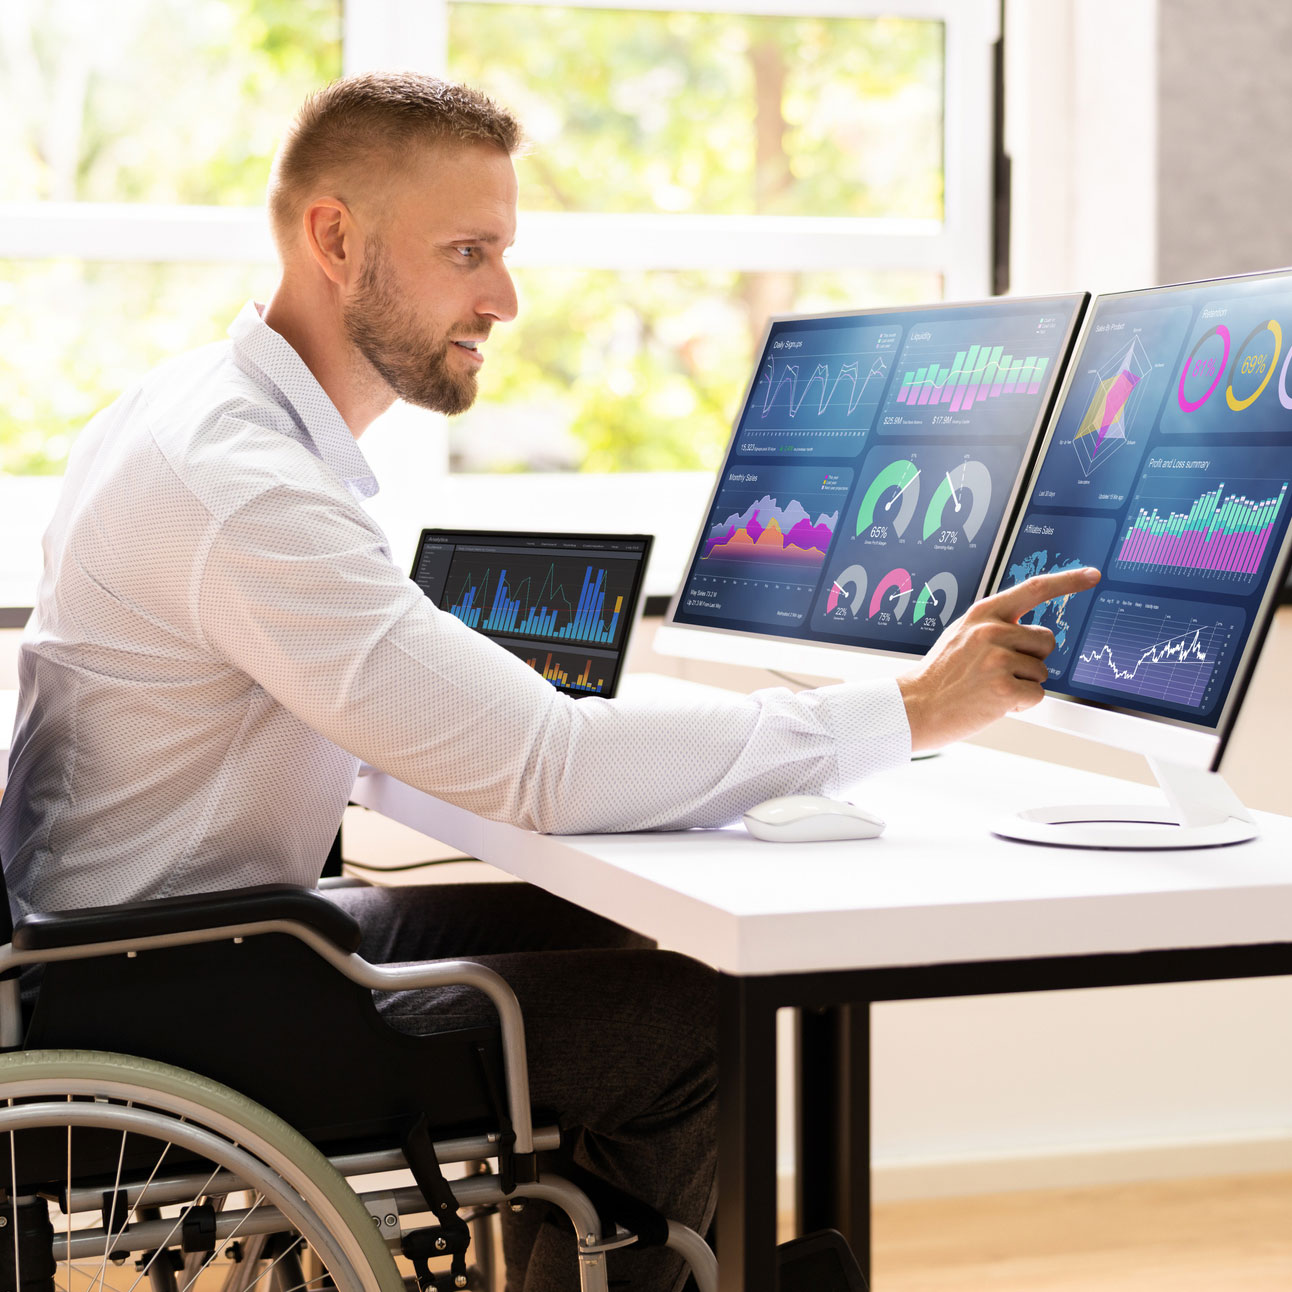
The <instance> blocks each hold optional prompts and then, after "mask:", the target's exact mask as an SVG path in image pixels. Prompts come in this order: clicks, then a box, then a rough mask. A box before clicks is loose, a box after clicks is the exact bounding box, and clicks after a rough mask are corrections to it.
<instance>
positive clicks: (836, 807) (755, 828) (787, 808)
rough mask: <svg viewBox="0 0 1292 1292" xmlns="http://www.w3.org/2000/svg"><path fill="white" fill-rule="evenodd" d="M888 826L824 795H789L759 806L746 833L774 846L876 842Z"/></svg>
mask: <svg viewBox="0 0 1292 1292" xmlns="http://www.w3.org/2000/svg"><path fill="white" fill-rule="evenodd" d="M885 825H887V822H886V821H884V820H883V819H882V818H880V817H877V816H876V815H875V814H874V813H873V812H867V811H866V809H865V808H859V807H858V806H857V805H856V804H855V803H845V802H844V801H843V800H842V799H830V798H826V797H825V796H824V795H821V794H786V795H785V796H784V797H783V798H778V799H767V800H766V802H763V803H756V804H755V805H754V806H753V807H751V808H750V809H749V811H748V812H746V813H745V829H746V830H748V831H749V833H750V834H752V835H753V836H754V838H755V839H766V840H768V841H769V842H772V843H819V842H821V841H822V840H825V839H874V838H875V837H876V836H877V835H880V834H882V833H883V832H884V827H885Z"/></svg>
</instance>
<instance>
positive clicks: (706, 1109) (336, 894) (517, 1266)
mask: <svg viewBox="0 0 1292 1292" xmlns="http://www.w3.org/2000/svg"><path fill="white" fill-rule="evenodd" d="M326 896H327V897H329V898H330V899H331V900H332V901H334V902H336V903H337V905H339V906H342V907H344V908H345V909H346V910H348V911H349V912H350V913H351V914H352V915H353V916H354V917H355V918H356V919H357V920H358V921H359V923H360V925H361V926H362V928H363V945H362V946H361V947H360V952H359V953H360V955H362V956H363V957H364V959H366V960H369V961H371V962H373V963H377V964H389V963H403V962H408V961H417V960H437V959H448V958H458V957H467V958H470V959H472V960H478V961H480V962H481V963H483V964H487V965H490V966H492V967H493V968H494V969H496V970H497V971H498V972H499V973H500V974H502V976H503V977H504V978H506V979H507V981H508V983H510V985H511V987H512V989H513V990H514V991H515V993H516V995H517V997H518V998H519V1000H520V1005H521V1009H522V1011H523V1013H524V1016H525V1033H526V1043H527V1048H528V1050H529V1070H530V1089H531V1094H532V1099H533V1103H534V1107H535V1108H536V1109H539V1110H543V1111H546V1112H550V1113H554V1114H555V1115H556V1116H557V1118H558V1120H559V1123H560V1126H561V1131H562V1143H563V1150H564V1151H568V1152H570V1153H571V1154H572V1155H573V1157H574V1160H575V1161H577V1162H578V1163H579V1164H580V1165H582V1166H584V1167H586V1168H587V1169H588V1170H590V1171H593V1172H595V1173H596V1174H597V1175H599V1176H600V1177H602V1178H603V1179H605V1180H607V1181H609V1182H610V1183H611V1184H614V1185H616V1186H617V1187H619V1188H621V1189H624V1190H626V1191H627V1192H629V1193H631V1194H634V1195H635V1196H637V1197H639V1198H641V1199H643V1200H644V1201H646V1202H649V1203H650V1204H651V1205H652V1206H654V1207H656V1208H658V1209H659V1210H660V1211H662V1212H663V1213H664V1214H665V1215H667V1216H669V1217H670V1218H671V1219H674V1220H679V1221H681V1222H682V1223H683V1224H687V1225H690V1226H691V1227H692V1228H694V1229H697V1230H699V1231H700V1232H701V1233H703V1232H704V1231H705V1230H706V1228H707V1227H708V1224H709V1222H710V1220H711V1219H712V1217H713V1210H714V1204H715V1200H716V1165H717V1048H716V1035H717V1004H716V991H715V982H714V975H713V972H712V971H711V970H709V969H707V968H705V967H704V966H702V965H700V964H698V963H697V962H696V961H694V960H689V959H687V958H686V957H684V956H679V955H675V954H673V953H671V952H664V951H657V950H655V949H653V946H652V944H651V943H650V942H648V941H647V940H646V939H644V938H642V937H640V936H638V935H637V934H635V933H632V932H630V931H629V930H627V929H624V928H622V927H620V926H619V925H617V924H613V923H611V922H610V921H608V920H604V919H601V918H600V917H599V916H595V915H591V914H589V913H588V912H586V911H584V910H581V909H580V908H579V907H577V906H573V905H571V904H570V903H568V902H564V901H561V900H560V899H559V898H555V897H552V896H550V895H549V894H547V893H544V892H542V891H541V890H540V889H536V888H532V887H530V886H529V885H528V884H444V885H428V886H425V887H399V888H377V887H373V888H353V889H335V890H330V891H328V892H327V893H326ZM378 1007H379V1008H380V1010H381V1012H382V1014H383V1016H384V1017H385V1018H386V1020H387V1021H388V1022H389V1023H390V1024H391V1026H393V1027H395V1028H398V1029H399V1030H400V1031H405V1032H412V1033H415V1034H418V1035H422V1034H426V1033H429V1032H435V1031H442V1030H445V1029H448V1028H453V1027H464V1026H471V1025H475V1024H479V1023H492V1022H494V1021H496V1015H495V1014H494V1012H493V1009H492V1006H490V1004H489V1003H488V1001H487V1000H486V999H485V998H484V997H483V996H481V995H480V994H479V993H478V992H475V991H472V990H470V989H469V988H457V987H449V988H439V989H435V990H422V991H402V992H391V993H386V994H384V996H383V997H379V998H378ZM553 1221H554V1217H552V1216H551V1215H550V1214H548V1211H547V1208H545V1207H544V1206H542V1205H541V1204H535V1203H530V1204H529V1205H528V1206H527V1207H526V1208H525V1210H524V1212H522V1213H521V1214H520V1215H519V1216H511V1215H504V1225H503V1245H504V1254H505V1258H506V1263H507V1289H508V1292H573V1290H574V1289H577V1288H578V1286H579V1284H578V1271H577V1262H576V1257H575V1244H574V1234H573V1231H572V1229H571V1227H570V1226H569V1224H568V1223H566V1222H565V1221H564V1220H562V1221H561V1222H560V1223H559V1224H557V1223H553ZM608 1260H609V1276H610V1279H611V1281H612V1284H613V1283H615V1282H616V1281H623V1286H625V1287H627V1288H630V1289H632V1292H675V1290H676V1289H678V1288H680V1287H681V1286H682V1284H683V1283H684V1282H685V1277H686V1276H685V1271H684V1270H683V1268H682V1266H681V1263H680V1261H679V1260H678V1259H677V1258H676V1257H674V1256H673V1255H672V1254H671V1253H670V1252H668V1251H666V1250H664V1249H658V1248H656V1249H647V1250H644V1251H637V1250H635V1249H632V1248H629V1249H626V1250H621V1251H615V1252H611V1253H610V1255H609V1258H608Z"/></svg>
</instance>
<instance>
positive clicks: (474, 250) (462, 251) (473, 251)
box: [454, 247, 480, 260]
mask: <svg viewBox="0 0 1292 1292" xmlns="http://www.w3.org/2000/svg"><path fill="white" fill-rule="evenodd" d="M454 250H456V251H457V253H458V255H460V256H461V257H462V259H463V260H474V259H475V258H476V257H477V256H478V255H479V254H480V248H479V247H456V248H454Z"/></svg>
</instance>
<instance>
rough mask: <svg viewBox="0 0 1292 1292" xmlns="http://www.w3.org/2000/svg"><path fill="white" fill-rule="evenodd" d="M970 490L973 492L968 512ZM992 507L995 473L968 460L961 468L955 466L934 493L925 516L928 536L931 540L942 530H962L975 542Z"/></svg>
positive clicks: (926, 537) (925, 529)
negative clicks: (966, 496) (992, 475)
mask: <svg viewBox="0 0 1292 1292" xmlns="http://www.w3.org/2000/svg"><path fill="white" fill-rule="evenodd" d="M966 489H967V490H968V491H969V501H968V504H967V506H968V510H967V511H966V510H965V508H966V502H965V497H964V493H965V490H966ZM990 506H991V472H990V471H988V470H987V468H986V467H985V466H984V465H983V464H982V463H981V462H978V461H975V460H974V459H973V458H966V459H965V460H964V461H963V462H962V463H960V465H959V466H954V467H952V468H951V470H950V471H948V472H947V473H946V474H945V475H944V476H943V477H942V483H941V484H940V485H938V487H937V488H936V489H935V490H934V491H933V497H932V498H931V499H930V500H929V507H928V510H927V511H926V512H925V513H924V537H925V539H926V540H928V539H930V538H932V537H933V535H934V534H936V533H937V532H938V531H939V530H950V529H959V530H962V531H963V532H964V536H965V537H966V538H967V539H968V540H969V541H970V542H971V543H972V542H973V540H974V539H975V538H976V537H977V534H978V531H979V530H980V529H981V528H982V526H983V522H984V521H985V520H986V519H987V509H988V508H989V507H990ZM948 508H950V511H948Z"/></svg>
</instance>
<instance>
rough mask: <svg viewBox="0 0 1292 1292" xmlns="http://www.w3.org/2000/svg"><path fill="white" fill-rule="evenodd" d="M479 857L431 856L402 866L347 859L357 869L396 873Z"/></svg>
mask: <svg viewBox="0 0 1292 1292" xmlns="http://www.w3.org/2000/svg"><path fill="white" fill-rule="evenodd" d="M479 860H480V858H479V857H467V856H462V857H430V858H428V859H427V860H426V861H409V862H406V863H405V864H404V865H402V866H373V865H370V864H369V863H368V862H366V861H349V860H347V861H346V863H345V864H346V865H347V866H352V867H354V869H356V870H370V871H372V872H373V874H376V875H395V874H398V873H399V872H400V871H402V870H422V869H424V868H425V867H427V866H444V865H447V864H448V863H449V862H451V861H479Z"/></svg>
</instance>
